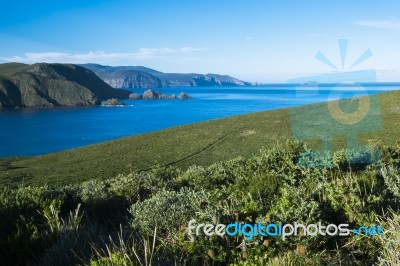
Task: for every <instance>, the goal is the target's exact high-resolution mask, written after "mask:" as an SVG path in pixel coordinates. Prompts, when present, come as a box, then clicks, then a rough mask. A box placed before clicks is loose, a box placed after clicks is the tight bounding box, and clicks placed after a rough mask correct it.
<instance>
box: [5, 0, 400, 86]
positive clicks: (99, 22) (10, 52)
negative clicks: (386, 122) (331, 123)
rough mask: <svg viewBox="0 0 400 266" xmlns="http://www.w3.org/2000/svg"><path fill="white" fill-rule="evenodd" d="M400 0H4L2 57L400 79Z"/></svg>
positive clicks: (281, 76)
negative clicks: (348, 71)
mask: <svg viewBox="0 0 400 266" xmlns="http://www.w3.org/2000/svg"><path fill="white" fill-rule="evenodd" d="M399 10H400V1H385V0H383V1H344V0H335V1H316V0H315V1H311V0H304V1H294V0H293V1H288V0H287V1H285V0H283V1H266V0H247V1H241V0H238V1H234V0H230V1H227V0H214V1H211V0H204V1H183V0H182V1H172V0H171V1H165V0H148V1H138V0H112V1H111V0H110V1H104V0H103V1H100V0H90V1H89V0H79V1H75V0H57V1H55V0H51V1H48V0H42V1H40V0H37V1H18V0H14V1H4V2H3V3H2V12H1V13H2V16H1V17H0V62H8V61H18V62H26V63H34V62H65V63H67V62H68V63H89V62H90V63H100V64H106V65H143V66H147V67H151V68H154V69H157V70H160V71H164V72H197V73H204V74H205V73H219V74H229V75H233V76H235V77H238V78H241V79H245V80H249V81H259V82H285V81H286V80H287V79H288V78H294V77H301V76H307V75H313V74H317V73H326V72H328V73H329V72H333V71H337V70H333V69H332V68H330V67H328V66H326V65H325V64H322V63H321V62H320V61H318V60H316V59H315V55H316V54H317V52H318V51H321V52H322V53H323V54H324V55H325V56H326V57H327V58H329V59H330V60H331V62H332V63H333V64H335V65H337V66H339V67H338V68H341V63H340V62H341V61H340V52H339V49H338V39H348V50H347V58H346V63H347V64H346V65H345V68H346V67H348V66H349V65H350V64H352V63H353V62H354V61H355V60H356V59H357V58H358V57H359V56H360V55H361V54H362V53H363V52H364V51H365V50H367V49H370V50H371V51H372V53H373V56H372V57H371V58H369V59H368V60H366V61H365V62H363V63H362V64H359V65H358V66H356V67H354V69H352V70H360V69H374V70H376V72H377V73H378V80H379V81H400V48H399V47H400V15H398V14H399Z"/></svg>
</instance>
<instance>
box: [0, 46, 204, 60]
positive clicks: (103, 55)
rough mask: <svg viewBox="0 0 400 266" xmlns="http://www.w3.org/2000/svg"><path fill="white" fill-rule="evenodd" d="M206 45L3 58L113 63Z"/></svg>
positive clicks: (154, 56) (191, 50)
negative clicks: (122, 51)
mask: <svg viewBox="0 0 400 266" xmlns="http://www.w3.org/2000/svg"><path fill="white" fill-rule="evenodd" d="M207 49H208V48H205V47H182V48H179V49H172V48H169V47H165V48H140V49H139V50H138V51H137V52H133V53H107V52H104V51H96V52H87V53H75V54H72V53H60V52H44V53H25V55H23V56H12V57H5V58H1V59H2V60H5V61H8V62H21V63H36V62H47V63H73V64H82V63H101V64H113V63H118V62H129V61H134V60H148V59H153V58H162V57H167V56H168V55H170V54H177V53H190V52H199V51H205V50H207Z"/></svg>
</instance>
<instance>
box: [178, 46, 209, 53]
mask: <svg viewBox="0 0 400 266" xmlns="http://www.w3.org/2000/svg"><path fill="white" fill-rule="evenodd" d="M207 50H208V48H207V47H191V46H186V47H182V48H181V49H180V51H181V52H183V53H190V52H202V51H207Z"/></svg>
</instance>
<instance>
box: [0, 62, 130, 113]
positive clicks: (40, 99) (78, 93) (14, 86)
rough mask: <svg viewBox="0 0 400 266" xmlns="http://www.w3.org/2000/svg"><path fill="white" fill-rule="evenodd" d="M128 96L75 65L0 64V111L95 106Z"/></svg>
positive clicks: (123, 91)
mask: <svg viewBox="0 0 400 266" xmlns="http://www.w3.org/2000/svg"><path fill="white" fill-rule="evenodd" d="M129 94H130V92H129V91H125V90H117V89H114V88H112V87H111V86H109V85H108V84H106V83H105V82H104V81H102V80H101V79H100V78H99V77H97V76H96V75H95V74H94V73H93V72H92V71H90V70H88V69H86V68H83V67H80V66H77V65H71V64H46V63H38V64H33V65H26V64H20V63H6V64H0V109H2V108H14V107H53V106H86V105H96V104H99V103H100V100H101V99H108V98H128V97H129Z"/></svg>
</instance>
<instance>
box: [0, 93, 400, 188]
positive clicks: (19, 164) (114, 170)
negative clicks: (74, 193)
mask: <svg viewBox="0 0 400 266" xmlns="http://www.w3.org/2000/svg"><path fill="white" fill-rule="evenodd" d="M376 100H378V101H379V106H380V114H379V113H376V112H372V113H371V114H369V118H368V121H369V122H374V121H377V120H379V119H380V118H381V119H382V128H381V130H380V131H377V132H364V133H362V134H360V135H359V139H358V141H359V142H363V143H368V142H373V143H377V142H378V143H382V144H387V145H394V144H395V143H396V141H399V138H400V135H399V133H398V128H400V106H399V105H398V103H399V102H400V91H393V92H386V93H382V94H379V96H376ZM355 102H356V103H357V101H355ZM351 104H354V102H352V103H351ZM294 111H296V112H297V113H296V114H297V115H300V117H303V118H306V119H304V121H305V125H304V127H303V128H304V131H305V132H312V130H313V127H315V126H318V125H319V126H321V125H322V127H323V129H324V130H326V132H328V133H329V130H330V131H331V133H330V134H331V135H332V131H333V133H334V132H335V126H334V125H335V124H334V123H333V122H332V123H331V122H330V120H329V119H328V120H327V119H326V116H325V115H324V112H326V103H321V104H313V105H307V106H305V107H302V108H294V109H279V110H273V111H266V112H259V113H253V114H248V115H241V116H235V117H230V118H224V119H218V120H213V121H207V122H202V123H196V124H191V125H186V126H179V127H174V128H170V129H166V130H161V131H156V132H152V133H148V134H142V135H137V136H133V137H126V138H121V139H118V140H114V141H108V142H104V143H101V144H97V145H91V146H86V147H83V148H78V149H73V150H68V151H63V152H58V153H53V154H48V155H42V156H35V157H17V158H4V159H0V184H1V185H10V186H17V185H19V184H25V185H43V184H45V183H48V184H58V185H65V184H70V183H79V182H82V181H85V180H89V179H107V178H110V177H113V176H117V175H118V174H126V173H130V172H132V171H143V170H148V169H150V168H151V167H152V166H154V165H157V164H158V165H161V166H167V165H172V166H176V167H179V168H182V169H186V168H187V167H189V166H190V165H193V164H196V165H204V166H206V165H210V164H212V163H215V162H218V161H224V160H229V159H232V158H235V157H237V156H243V157H250V156H252V155H253V154H254V153H256V152H258V151H259V150H260V149H261V148H270V147H273V146H276V144H277V143H282V142H284V141H286V140H287V139H291V138H292V131H291V119H292V120H293V117H295V116H294V115H293V114H294V113H293V112H294ZM292 123H293V121H292ZM364 126H366V127H368V125H364ZM328 133H327V134H328ZM333 140H334V148H335V150H338V149H341V148H343V147H345V145H346V144H345V141H346V138H345V137H343V136H337V137H335V138H334V139H333ZM308 145H309V146H311V147H313V148H317V147H320V146H321V142H320V141H318V140H309V141H308Z"/></svg>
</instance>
